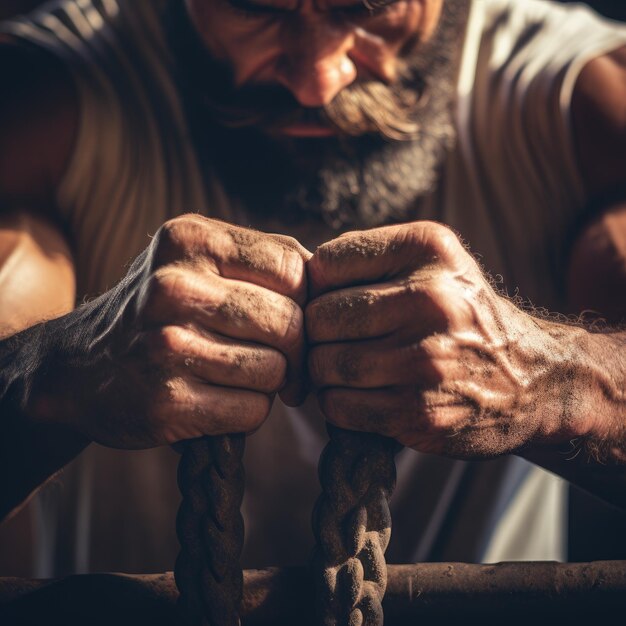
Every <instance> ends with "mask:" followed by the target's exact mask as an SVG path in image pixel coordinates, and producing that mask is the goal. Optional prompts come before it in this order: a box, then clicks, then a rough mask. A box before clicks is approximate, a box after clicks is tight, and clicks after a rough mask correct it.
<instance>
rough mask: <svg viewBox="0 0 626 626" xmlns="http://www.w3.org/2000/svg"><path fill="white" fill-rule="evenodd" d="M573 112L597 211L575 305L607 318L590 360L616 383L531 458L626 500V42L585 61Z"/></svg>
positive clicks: (573, 282)
mask: <svg viewBox="0 0 626 626" xmlns="http://www.w3.org/2000/svg"><path fill="white" fill-rule="evenodd" d="M572 112H573V123H574V136H575V139H576V144H577V151H578V160H579V164H580V168H581V173H582V175H583V179H584V183H585V186H586V189H587V195H588V197H589V198H591V203H590V204H591V206H592V207H593V213H594V216H593V217H592V218H591V220H590V222H589V223H588V224H587V225H586V226H585V227H584V228H583V230H582V232H581V233H580V235H579V237H578V239H577V240H576V242H575V244H574V246H573V248H572V254H571V259H570V271H569V276H568V294H569V300H570V305H571V310H573V311H575V312H576V313H582V312H585V317H586V318H587V319H588V320H591V321H593V320H594V319H597V318H600V319H603V320H605V322H606V323H605V324H604V325H603V327H601V328H598V331H597V332H595V333H594V332H593V330H592V333H591V335H590V338H591V340H592V341H591V345H592V346H593V351H592V353H591V354H590V355H589V358H590V362H591V363H592V365H597V364H600V366H601V370H602V371H603V373H604V375H605V376H606V377H607V380H609V381H611V382H612V385H603V386H600V388H599V393H598V396H597V403H596V406H595V411H594V412H595V415H590V416H589V420H590V422H592V423H593V424H594V426H593V428H592V429H591V431H590V432H589V433H588V434H587V435H586V436H585V437H581V438H576V439H574V440H573V441H572V443H571V445H570V446H567V445H565V446H564V445H560V446H557V447H555V448H538V449H535V450H533V451H531V452H529V453H527V454H526V456H527V457H528V458H529V459H531V460H533V461H535V462H538V463H539V464H541V465H543V466H544V467H546V468H548V469H550V470H552V471H555V472H557V473H559V474H560V475H562V476H564V477H565V478H567V479H568V480H570V481H571V482H574V483H576V484H578V485H579V486H581V487H583V488H585V489H587V490H589V491H591V492H593V493H596V494H597V495H599V496H601V497H603V498H604V499H607V500H609V501H612V502H614V503H617V504H620V505H621V506H626V328H625V323H626V48H623V49H621V50H618V51H616V52H614V53H612V54H610V55H608V56H605V57H602V58H599V59H596V60H594V61H593V62H591V63H589V64H588V65H587V66H586V67H585V69H584V70H583V72H582V74H581V76H580V79H579V81H578V83H577V87H576V90H575V94H574V99H573V103H572Z"/></svg>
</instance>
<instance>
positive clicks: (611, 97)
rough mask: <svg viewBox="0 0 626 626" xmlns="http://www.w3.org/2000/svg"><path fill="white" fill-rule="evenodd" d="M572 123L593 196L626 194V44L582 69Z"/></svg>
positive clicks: (583, 174) (580, 160)
mask: <svg viewBox="0 0 626 626" xmlns="http://www.w3.org/2000/svg"><path fill="white" fill-rule="evenodd" d="M572 123H573V133H574V139H575V143H576V150H577V155H578V161H579V164H580V168H581V174H582V176H583V179H584V182H585V185H586V187H587V190H588V193H589V195H590V197H592V198H593V197H598V196H603V195H607V194H612V193H615V192H618V191H623V192H624V193H626V166H625V164H626V46H624V47H622V48H619V49H617V50H615V51H614V52H612V53H610V54H607V55H604V56H601V57H598V58H596V59H594V60H592V61H590V62H589V63H587V65H586V66H585V67H584V68H583V70H582V72H581V73H580V75H579V78H578V81H577V83H576V86H575V89H574V93H573V97H572Z"/></svg>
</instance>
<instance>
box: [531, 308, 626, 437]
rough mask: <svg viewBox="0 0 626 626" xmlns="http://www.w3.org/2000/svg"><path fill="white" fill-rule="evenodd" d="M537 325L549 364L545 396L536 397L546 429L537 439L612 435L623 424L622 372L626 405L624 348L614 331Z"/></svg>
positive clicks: (557, 324)
mask: <svg viewBox="0 0 626 626" xmlns="http://www.w3.org/2000/svg"><path fill="white" fill-rule="evenodd" d="M538 325H539V326H540V327H541V328H542V330H543V332H544V334H545V340H544V347H545V349H546V354H547V355H548V356H547V357H546V362H547V363H548V367H547V369H546V376H545V378H546V382H547V385H546V387H545V400H544V401H542V399H541V397H539V398H538V400H539V403H540V404H541V405H542V406H543V413H544V416H543V417H544V419H543V420H542V423H543V424H545V428H543V429H542V431H541V433H540V434H539V437H538V441H537V443H544V444H562V443H570V442H571V441H572V440H578V439H583V440H584V439H594V440H605V439H607V438H609V437H611V436H612V434H613V433H614V432H615V430H616V428H617V427H618V425H619V424H618V422H619V411H620V408H619V404H620V402H619V398H620V385H619V382H618V381H619V380H620V376H621V377H622V378H621V380H622V383H621V396H622V403H621V410H622V411H623V410H624V405H623V386H624V382H623V380H624V378H623V376H624V372H623V371H622V372H621V374H620V369H621V368H620V366H619V360H620V352H619V350H617V349H616V346H615V345H614V344H613V342H612V340H611V335H610V334H606V335H602V334H597V333H592V332H589V331H588V330H587V329H585V328H583V327H580V326H574V325H571V326H570V325H566V324H560V323H555V322H549V321H545V320H539V321H538ZM622 419H623V415H622Z"/></svg>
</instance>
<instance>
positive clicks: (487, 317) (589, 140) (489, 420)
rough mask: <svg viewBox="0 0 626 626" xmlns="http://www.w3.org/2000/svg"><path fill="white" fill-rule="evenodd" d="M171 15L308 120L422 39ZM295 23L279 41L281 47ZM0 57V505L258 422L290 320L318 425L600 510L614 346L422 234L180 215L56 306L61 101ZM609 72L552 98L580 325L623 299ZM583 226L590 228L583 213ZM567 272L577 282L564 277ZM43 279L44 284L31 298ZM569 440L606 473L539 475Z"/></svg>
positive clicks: (621, 74)
mask: <svg viewBox="0 0 626 626" xmlns="http://www.w3.org/2000/svg"><path fill="white" fill-rule="evenodd" d="M219 1H220V2H221V0H219ZM188 6H189V9H190V11H191V12H192V15H194V16H195V19H196V27H197V28H198V31H199V32H200V33H201V35H202V36H203V39H204V41H205V42H206V43H207V46H208V47H209V49H210V50H212V51H214V53H215V54H216V55H218V56H219V55H221V56H222V58H223V59H224V60H227V61H229V62H230V63H231V65H232V67H233V68H234V70H235V75H236V76H237V80H238V81H239V84H244V83H246V82H259V83H261V82H264V81H267V82H278V83H279V84H281V85H282V86H284V87H285V88H287V89H288V90H289V91H290V92H291V93H292V94H293V95H294V97H295V98H296V99H297V100H298V101H299V102H300V103H301V104H304V105H312V106H317V105H319V104H323V103H325V102H328V101H329V100H332V98H333V96H334V95H335V94H336V93H338V92H339V91H340V90H341V89H342V88H343V87H344V86H345V85H347V84H349V82H350V81H352V80H355V79H356V78H357V77H358V76H359V73H360V75H361V76H365V77H375V78H377V79H379V80H383V81H389V80H392V79H393V76H394V71H395V70H396V69H397V67H398V63H397V55H398V54H399V52H400V51H401V50H402V49H403V47H405V46H407V45H409V44H410V43H411V41H412V40H413V39H415V38H418V39H419V38H422V39H427V38H428V37H429V35H430V34H431V33H432V27H433V25H434V24H435V23H436V19H437V16H438V12H439V9H440V6H441V3H440V2H438V1H437V0H431V1H428V0H424V1H422V2H419V1H417V0H412V1H408V0H403V2H400V3H398V4H396V5H394V6H393V7H390V8H389V9H387V10H386V11H385V12H384V13H382V14H379V15H376V16H372V17H364V18H363V20H364V21H363V22H359V24H358V25H357V24H356V23H355V21H354V20H356V18H352V17H351V18H350V19H347V18H345V14H344V13H342V12H341V11H340V13H339V14H337V13H336V12H333V13H332V17H331V13H330V12H327V11H326V10H325V9H324V7H323V6H322V7H320V6H315V5H313V4H312V3H311V2H308V1H305V2H304V3H303V5H302V9H301V10H300V11H298V12H289V14H288V15H283V14H282V13H281V14H280V16H279V17H276V16H274V17H273V18H272V21H271V24H269V25H268V26H267V28H264V29H261V28H260V27H259V28H258V29H257V27H253V24H254V23H255V20H256V19H257V18H254V19H252V20H249V19H248V17H245V18H244V16H243V15H241V14H237V19H236V20H235V14H233V16H232V17H231V18H230V20H231V21H230V23H228V22H227V21H224V22H220V28H219V29H216V28H215V24H216V23H217V22H216V20H215V19H214V15H213V13H212V12H217V11H226V10H227V9H226V7H225V6H223V5H222V4H218V0H215V2H206V3H204V2H203V3H200V2H193V1H192V0H189V2H188ZM231 10H232V9H230V8H229V9H228V11H231ZM224 19H225V20H226V18H224ZM264 19H265V18H264ZM267 19H269V18H267ZM274 20H276V21H274ZM359 20H361V18H359ZM331 22H332V24H331ZM211 24H213V28H211ZM294 25H295V26H297V29H296V31H295V32H298V33H300V35H301V36H300V39H296V38H295V37H293V36H292V35H289V33H290V32H291V30H290V28H289V26H294ZM409 26H411V28H412V29H413V30H411V28H409ZM257 30H258V31H259V32H257ZM261 31H262V32H261ZM323 32H330V33H331V34H332V37H331V38H326V37H322V36H321V33H323ZM299 41H303V42H304V41H306V43H307V45H306V46H304V45H303V46H300V45H299V43H298V42H299ZM231 43H232V47H229V46H230V45H231ZM235 43H237V45H236V46H235ZM244 44H245V45H244ZM242 51H246V52H245V54H244V53H243V52H242ZM0 64H1V65H2V67H1V68H0V69H2V70H3V74H2V75H3V76H5V77H6V78H5V80H6V81H7V82H8V83H10V84H11V85H12V86H13V89H11V91H10V97H6V98H2V99H0V125H1V126H2V128H1V129H0V208H1V210H2V216H3V217H2V219H3V220H4V221H3V222H2V226H3V234H2V237H0V246H1V247H0V259H2V260H3V263H4V267H12V268H14V269H13V270H12V272H14V271H18V268H19V271H24V272H25V271H27V269H28V267H29V266H30V267H31V268H33V269H32V271H35V272H37V273H38V275H39V276H40V277H41V281H40V283H37V282H34V281H32V280H28V281H26V280H23V281H16V280H9V281H8V282H5V283H2V284H4V285H5V286H6V289H5V291H6V293H7V294H8V295H10V297H11V299H12V301H13V302H22V303H24V304H23V309H22V310H23V311H24V312H26V311H28V314H26V313H23V314H20V315H19V316H18V317H17V318H15V316H14V314H13V313H12V312H11V311H9V310H8V309H7V308H4V309H0V314H1V315H2V322H1V323H2V326H3V327H4V328H5V329H6V332H7V333H8V332H13V330H17V329H20V328H23V329H25V330H23V331H22V332H21V333H20V334H18V335H12V336H9V337H8V338H6V339H5V340H4V341H3V342H1V343H0V348H1V349H2V357H3V360H2V368H0V374H1V378H0V381H1V382H2V386H0V402H1V403H2V408H3V411H4V414H5V415H9V416H10V419H5V420H4V421H3V422H2V424H1V425H0V428H2V433H1V436H0V442H1V443H0V445H1V446H2V447H1V448H0V462H1V464H2V465H1V467H0V470H1V471H0V477H1V479H2V483H1V484H0V493H2V494H3V495H2V506H1V507H0V515H4V514H6V513H7V512H9V511H11V510H12V509H13V508H14V507H16V506H18V505H19V503H20V502H22V501H23V500H24V499H25V498H26V497H27V496H28V494H29V493H30V492H31V491H32V490H33V489H34V488H36V486H37V485H38V484H40V483H41V482H43V481H44V480H45V479H46V478H47V477H48V476H50V475H51V474H53V473H54V472H55V471H57V470H58V469H60V468H61V467H62V466H63V465H64V464H65V463H66V462H67V461H68V460H70V459H71V458H72V457H73V456H74V455H75V454H77V453H78V452H79V451H80V450H81V449H82V448H83V447H84V446H85V445H87V444H88V442H89V441H91V440H96V441H99V442H101V443H105V444H106V445H110V446H116V447H149V446H154V445H160V444H166V443H172V442H175V441H177V440H180V439H185V438H188V437H193V436H196V435H199V434H214V433H223V432H231V431H250V430H254V429H255V428H257V427H259V425H260V424H261V423H262V422H263V420H264V419H265V417H266V415H267V412H268V410H269V406H270V404H271V400H272V397H273V396H274V394H275V393H276V392H277V391H282V392H283V393H284V396H285V398H286V399H287V400H288V401H290V402H291V401H293V402H295V401H296V400H297V397H298V395H299V389H298V388H299V386H300V385H302V383H303V381H302V380H301V374H300V372H301V364H302V360H303V358H304V333H303V329H304V325H305V324H306V326H307V328H308V331H309V334H310V340H311V342H312V349H311V351H310V354H309V357H308V359H309V368H310V376H311V379H312V381H313V382H314V383H315V385H316V387H317V390H318V393H319V398H320V403H321V406H322V409H323V411H324V412H325V414H326V416H327V417H328V418H329V419H330V420H331V421H335V422H337V423H340V424H342V425H344V426H347V427H351V428H357V429H364V430H374V431H377V432H385V433H388V434H391V435H393V436H395V437H397V438H398V440H400V441H401V442H403V443H405V444H407V445H411V446H413V447H415V448H417V449H424V450H428V451H434V452H439V453H443V454H451V455H453V456H460V457H463V458H476V457H478V458H484V457H486V456H494V455H498V454H502V453H505V452H511V451H520V452H521V453H523V454H524V455H525V456H527V457H529V458H531V457H536V459H537V461H538V462H542V463H543V464H545V465H546V466H549V467H552V468H553V469H555V471H558V472H559V473H561V474H563V475H566V476H567V477H568V478H570V479H572V480H576V481H577V482H580V483H584V484H585V486H587V487H588V488H590V489H592V490H595V491H596V492H598V493H600V494H601V495H603V496H604V497H607V498H609V499H612V500H613V501H616V502H619V503H622V504H623V502H622V500H621V499H620V498H622V499H623V496H620V495H619V494H622V493H626V490H625V489H624V480H623V474H624V471H623V464H621V463H622V460H623V455H622V456H620V455H621V450H622V442H623V423H624V420H625V419H626V418H625V415H626V410H625V409H624V380H625V379H626V373H625V369H626V368H625V366H624V361H623V356H622V355H623V354H624V350H623V346H624V343H623V342H624V339H623V334H622V333H620V332H618V331H615V332H610V333H608V332H607V333H605V334H604V335H599V334H594V333H591V332H589V331H587V330H584V329H582V328H580V327H576V326H568V325H563V324H558V323H555V322H549V321H546V320H537V319H535V318H533V317H532V316H530V315H529V314H528V313H526V312H523V311H521V310H520V309H518V308H516V307H514V306H513V304H512V303H510V302H509V301H507V300H505V299H503V298H502V297H501V296H499V295H498V294H496V293H495V292H494V291H493V290H492V289H491V287H490V286H489V283H488V281H487V280H486V279H485V278H484V277H483V276H482V274H481V272H480V270H479V268H478V266H477V265H476V264H475V263H474V261H473V259H472V258H471V256H470V255H469V254H468V253H467V251H466V250H465V248H464V247H463V246H461V245H460V243H459V241H458V239H457V238H456V237H455V236H454V235H453V234H452V233H451V232H450V231H449V230H448V229H447V228H445V227H443V226H441V225H438V224H432V223H423V224H409V225H403V226H394V227H389V228H383V229H380V230H376V231H367V232H365V233H363V232H361V233H351V234H349V235H347V236H346V237H344V238H340V239H338V240H335V241H333V242H329V243H328V244H326V245H325V246H322V247H321V248H320V250H318V251H317V252H316V253H315V255H314V256H313V257H312V260H310V261H309V260H308V259H309V254H308V253H307V252H306V251H305V250H304V249H303V248H301V247H300V246H299V245H298V244H297V243H296V242H294V241H293V240H290V239H288V238H283V237H278V236H270V235H263V234H260V233H255V232H252V231H247V230H245V229H241V228H236V227H232V226H229V225H225V224H222V223H219V222H216V221H214V220H206V219H203V218H200V217H198V216H186V217H183V218H179V219H177V220H174V221H172V222H169V223H168V224H166V225H165V226H164V227H163V228H162V229H161V230H160V231H159V233H158V234H157V236H156V237H155V239H154V240H153V242H152V243H151V244H150V247H149V248H148V249H147V250H146V251H145V252H144V253H143V254H142V255H141V256H140V257H139V258H138V259H137V260H136V262H135V263H134V265H133V267H132V268H131V270H130V272H129V275H128V276H127V277H126V278H125V279H124V280H123V281H122V282H121V283H120V284H119V285H117V286H116V287H114V288H113V289H112V290H111V291H109V292H107V293H106V294H104V295H103V296H101V297H100V298H99V299H97V300H95V301H93V302H91V303H89V304H87V305H84V306H81V307H79V308H78V309H76V310H75V311H73V312H71V313H70V312H69V309H70V308H71V306H72V305H71V302H72V301H73V298H74V277H73V268H72V261H71V253H70V251H71V243H72V242H71V236H72V233H66V232H65V231H64V227H63V224H60V223H59V221H58V217H57V210H56V207H55V204H54V189H55V186H56V184H57V183H58V181H59V179H60V176H61V175H62V173H63V171H64V168H65V164H66V163H67V160H68V158H69V155H70V154H71V148H72V145H73V140H74V137H75V132H76V126H77V106H76V96H75V94H74V92H73V90H72V87H71V82H70V81H69V79H68V77H67V76H66V75H65V74H64V72H63V70H62V68H59V67H57V66H55V65H54V63H52V62H50V61H49V60H46V59H43V58H39V57H32V56H31V53H26V52H25V51H23V50H21V51H15V50H13V49H12V48H10V47H9V48H6V49H2V53H1V54H0ZM26 77H27V78H28V79H27V78H26ZM625 77H626V64H625V63H624V54H623V52H619V53H615V54H613V55H609V56H608V57H605V58H604V59H600V60H598V61H596V62H593V63H590V64H589V65H588V67H587V68H586V69H585V71H584V72H583V75H582V76H581V78H580V80H579V84H578V86H577V89H576V95H575V101H574V128H575V136H576V140H577V148H578V154H579V162H580V166H581V172H582V174H581V175H582V176H583V179H584V182H585V185H586V187H587V190H588V195H589V198H590V204H591V205H592V206H595V209H594V214H593V215H595V216H596V218H595V221H592V222H591V223H590V225H589V226H588V228H586V229H583V231H581V234H580V237H579V239H578V241H577V243H576V244H575V246H574V248H573V256H572V268H573V274H572V276H573V278H571V279H570V283H571V284H572V285H574V286H575V288H573V302H574V304H575V305H583V303H584V306H585V307H591V308H593V307H596V306H597V310H598V311H600V312H602V310H603V307H605V306H606V304H604V303H606V302H611V303H613V302H615V300H616V296H615V293H616V291H617V292H620V293H623V292H624V291H625V289H624V286H625V285H626V279H625V276H624V269H623V268H624V263H623V259H624V252H623V244H622V242H623V241H624V232H625V229H626V226H625V219H624V217H623V216H624V212H625V211H624V208H623V205H622V203H621V199H618V200H615V196H614V193H615V191H616V190H618V189H619V188H620V186H625V187H626V185H625V183H626V180H625V179H624V172H623V163H624V162H626V161H625V158H624V157H625V154H624V150H625V146H626V119H625V118H624V115H623V108H622V105H621V103H623V102H624V101H626V79H625ZM591 122H593V124H595V126H593V125H590V124H591ZM592 127H593V128H595V131H594V132H591V131H590V130H589V128H592ZM609 193H611V194H613V195H611V199H610V200H607V199H606V197H608V196H606V197H605V195H606V194H609ZM603 199H604V200H603ZM607 211H609V212H610V213H606V212H607ZM605 214H606V215H611V216H613V217H611V218H610V219H609V218H605V217H597V216H601V215H605ZM598 241H600V242H603V243H602V245H596V243H597V242H598ZM16 242H17V243H16ZM23 251H24V252H25V254H22V252H23ZM616 259H617V261H616ZM306 263H308V268H307V269H306V270H305V264H306ZM577 267H584V268H586V270H587V277H586V279H585V281H583V282H580V283H579V282H577V281H576V276H577V275H578V270H577V269H576V268H577ZM307 275H308V278H309V279H310V283H311V284H310V285H307ZM9 276H10V274H9ZM287 277H291V278H290V279H287ZM564 280H565V277H564ZM50 282H52V284H55V285H56V292H55V294H54V295H53V296H52V297H44V296H42V294H43V293H44V292H42V291H41V290H40V285H43V284H49V283H50ZM585 285H587V287H585ZM591 285H594V286H595V290H591V289H590V286H591ZM602 285H606V288H605V289H602ZM0 286H1V285H0ZM307 289H308V290H309V291H310V297H311V301H310V302H309V304H308V306H307V308H306V313H305V315H303V309H304V308H305V306H306V293H307ZM575 289H578V291H575ZM4 298H5V294H4V293H3V297H2V298H0V302H5V301H6V300H5V299H4ZM620 306H621V305H618V307H617V310H616V312H615V316H616V317H619V315H620V308H619V307H620ZM355 311H356V312H357V313H358V315H355V314H354V312H355ZM63 312H65V314H64V315H60V314H62V313H63ZM59 315H60V316H59ZM51 318H54V319H51ZM44 319H51V321H49V322H47V323H45V324H35V325H32V324H33V323H34V322H35V321H38V320H44ZM50 363H53V364H54V368H51V367H50ZM598 363H601V364H602V369H600V368H599V367H598V365H597V364H598ZM380 364H383V365H387V364H388V365H389V367H383V368H375V367H374V366H375V365H376V366H378V365H380ZM377 369H379V370H380V371H375V370H377ZM51 371H52V372H53V375H52V376H49V375H48V374H49V373H50V372H51ZM67 381H71V385H70V384H68V382H67ZM285 383H288V385H287V387H285V386H284V385H285ZM76 389H79V390H83V392H82V393H79V394H76V393H75V392H76ZM92 389H95V391H94V392H93V393H89V392H88V390H92ZM383 404H384V405H383ZM572 437H576V438H580V439H581V440H583V441H585V442H589V443H590V444H591V443H593V445H590V446H589V447H590V449H591V448H593V449H595V450H598V451H599V450H603V451H604V452H603V454H604V456H605V458H604V459H603V462H604V463H605V464H604V465H602V464H600V463H595V462H594V461H593V457H592V460H591V462H588V457H587V456H586V455H584V456H585V462H584V463H583V462H581V463H579V464H578V463H577V464H572V463H570V464H569V465H568V466H567V467H564V464H563V463H562V462H555V461H554V459H555V458H557V457H558V455H557V454H556V452H554V450H553V448H552V447H551V446H554V445H557V446H558V445H560V444H561V443H562V442H565V441H569V440H570V439H571V438H572ZM600 444H602V445H600ZM580 457H581V458H582V457H583V455H580ZM561 458H562V457H558V459H559V460H560V459H561ZM607 459H608V461H610V462H609V463H607ZM616 494H617V495H616Z"/></svg>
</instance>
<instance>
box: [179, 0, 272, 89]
mask: <svg viewBox="0 0 626 626" xmlns="http://www.w3.org/2000/svg"><path fill="white" fill-rule="evenodd" d="M185 3H186V6H187V11H188V13H189V16H190V18H191V21H192V23H193V25H194V27H195V29H196V31H197V32H198V34H199V35H200V37H201V39H202V42H203V43H204V45H205V46H206V48H207V50H208V51H209V53H210V54H211V55H212V56H213V57H214V58H215V59H217V60H218V61H223V62H225V63H227V64H228V65H229V66H230V67H231V68H232V70H233V73H234V76H235V82H236V83H241V82H244V81H245V79H246V78H247V76H248V75H249V74H251V73H254V71H255V68H257V67H259V66H260V65H262V64H264V63H266V62H267V60H268V59H269V58H270V57H271V56H272V55H274V54H275V53H276V47H277V41H278V39H279V37H278V30H279V25H278V24H277V23H276V21H275V20H272V18H271V17H268V18H267V19H246V18H245V17H242V16H241V15H237V14H235V13H234V12H233V10H232V9H229V8H228V6H227V5H226V4H225V3H224V4H222V3H220V2H219V0H185Z"/></svg>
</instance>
